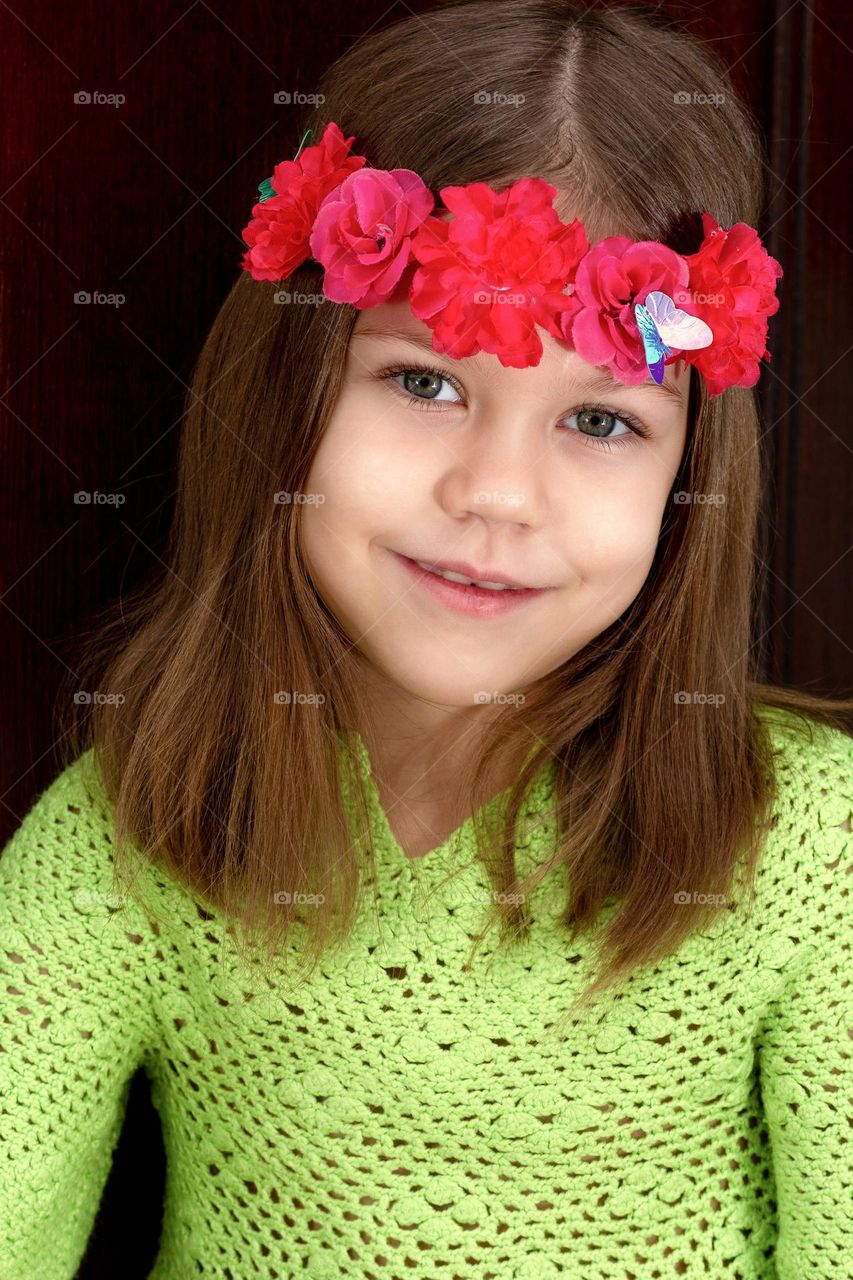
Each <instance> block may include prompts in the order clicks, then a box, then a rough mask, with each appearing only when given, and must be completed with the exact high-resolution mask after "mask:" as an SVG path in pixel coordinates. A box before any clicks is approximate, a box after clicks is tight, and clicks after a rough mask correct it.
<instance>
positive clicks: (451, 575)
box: [415, 560, 518, 591]
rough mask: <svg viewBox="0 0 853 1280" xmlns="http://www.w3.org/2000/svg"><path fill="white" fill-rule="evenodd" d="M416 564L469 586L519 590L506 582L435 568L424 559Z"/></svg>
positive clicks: (441, 576) (496, 589)
mask: <svg viewBox="0 0 853 1280" xmlns="http://www.w3.org/2000/svg"><path fill="white" fill-rule="evenodd" d="M415 564H418V565H420V567H421V568H422V569H426V570H427V571H428V572H429V573H434V574H435V575H436V577H437V578H446V579H447V581H448V582H461V583H463V584H464V585H465V586H468V587H471V586H474V587H486V588H487V589H488V590H489V591H517V590H518V587H510V586H507V584H506V583H505V582H477V581H476V579H474V578H466V577H464V576H463V575H462V574H461V573H454V572H453V570H452V569H434V568H433V566H432V565H430V564H427V563H426V562H425V561H423V560H416V561H415Z"/></svg>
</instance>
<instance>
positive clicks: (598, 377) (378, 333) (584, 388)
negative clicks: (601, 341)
mask: <svg viewBox="0 0 853 1280" xmlns="http://www.w3.org/2000/svg"><path fill="white" fill-rule="evenodd" d="M351 337H353V338H361V337H364V338H381V339H383V340H384V341H388V342H407V343H409V344H410V345H411V346H413V347H420V348H421V349H422V350H423V351H428V352H429V354H430V355H431V356H432V357H433V358H434V359H436V360H448V359H449V358H450V357H448V356H442V355H441V354H440V353H439V352H438V351H436V349H435V347H434V346H433V345H432V340H431V339H430V338H428V337H426V335H424V334H421V333H402V332H401V331H400V330H399V329H379V328H364V329H357V330H355V332H354V333H353V334H352V335H351ZM468 358H472V359H473V358H475V357H466V359H468ZM570 390H571V391H572V393H574V394H577V393H583V392H590V393H591V394H593V395H614V394H615V393H616V392H617V391H645V392H646V393H647V394H648V393H649V392H657V393H658V395H659V396H663V397H665V398H666V399H667V400H670V401H674V402H676V403H677V404H683V403H684V399H683V396H682V393H681V391H680V390H679V389H678V388H677V387H676V386H674V384H673V383H671V382H654V381H653V380H652V381H649V382H640V383H637V384H636V385H635V386H633V387H629V386H628V385H627V384H626V383H624V382H618V381H616V379H614V378H612V377H611V376H610V374H609V373H595V374H590V376H589V377H588V378H586V379H584V381H583V383H582V384H581V383H576V384H575V385H574V386H573V387H571V388H570Z"/></svg>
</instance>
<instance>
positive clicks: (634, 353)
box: [564, 236, 689, 386]
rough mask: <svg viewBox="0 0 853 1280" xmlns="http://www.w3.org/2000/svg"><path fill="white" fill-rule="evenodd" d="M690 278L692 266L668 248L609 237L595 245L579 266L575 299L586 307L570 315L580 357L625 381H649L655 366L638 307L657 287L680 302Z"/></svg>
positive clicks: (570, 338) (570, 335)
mask: <svg viewBox="0 0 853 1280" xmlns="http://www.w3.org/2000/svg"><path fill="white" fill-rule="evenodd" d="M688 279H689V268H688V266H687V262H686V261H685V259H684V258H683V257H682V256H681V255H680V254H678V253H676V252H675V250H674V249H670V248H668V246H667V245H664V244H660V243H659V242H658V241H656V240H630V239H629V238H628V236H607V237H605V239H603V240H599V241H598V243H597V244H595V245H593V247H592V248H591V249H590V251H589V253H587V254H586V256H585V257H584V258H583V260H582V262H581V264H580V266H579V267H578V272H577V275H576V277H575V288H574V293H573V294H572V297H574V298H576V299H577V301H578V302H579V304H580V307H579V309H578V311H577V313H576V314H575V315H573V316H572V315H569V316H568V317H567V319H566V322H565V325H564V337H565V339H566V341H567V342H570V343H571V345H572V346H573V347H574V349H575V350H576V351H577V353H578V355H579V356H582V357H583V359H584V360H587V361H588V362H589V363H590V364H594V365H605V366H606V367H607V368H608V369H609V370H610V372H611V374H612V375H613V377H614V378H616V379H617V380H618V381H619V382H624V383H625V384H626V385H627V386H636V385H637V384H638V383H640V382H645V381H646V380H647V378H648V376H649V368H648V365H647V364H646V355H645V350H644V347H643V340H642V338H641V337H640V331H639V329H638V328H637V322H636V319H635V317H634V304H635V303H637V302H642V301H643V300H644V299H645V296H646V294H647V293H650V292H651V291H652V290H653V289H660V290H661V291H662V292H663V293H667V294H669V296H670V297H671V298H673V299H674V298H675V293H676V290H677V289H679V288H683V287H684V286H685V285H686V284H687V282H688ZM671 358H672V359H673V360H674V359H676V357H675V356H673V357H671Z"/></svg>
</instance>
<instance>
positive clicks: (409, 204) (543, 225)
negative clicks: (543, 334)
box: [241, 121, 782, 397]
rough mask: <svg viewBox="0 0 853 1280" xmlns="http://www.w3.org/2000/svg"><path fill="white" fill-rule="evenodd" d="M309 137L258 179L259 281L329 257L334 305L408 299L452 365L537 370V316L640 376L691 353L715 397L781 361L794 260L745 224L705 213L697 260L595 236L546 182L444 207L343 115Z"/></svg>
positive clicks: (252, 253) (459, 196)
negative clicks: (774, 348) (358, 147)
mask: <svg viewBox="0 0 853 1280" xmlns="http://www.w3.org/2000/svg"><path fill="white" fill-rule="evenodd" d="M310 134H311V130H310V129H309V130H308V131H307V132H306V134H305V136H304V137H303V139H302V142H301V143H300V146H299V149H298V151H297V153H296V156H295V158H294V159H293V160H284V161H282V162H281V163H280V164H278V165H276V167H275V171H274V173H273V176H272V178H268V179H266V180H265V181H264V182H262V183H261V185H260V187H259V188H258V190H259V191H260V200H259V202H258V203H257V204H255V206H254V207H253V209H252V218H251V221H250V222H249V224H248V226H247V227H246V228H245V230H244V231H243V239H244V240H245V242H246V244H248V245H249V249H248V250H247V252H246V253H245V254H244V257H243V260H242V263H241V265H242V267H243V268H244V269H245V270H246V271H248V272H249V273H250V274H251V275H252V277H253V279H255V280H285V279H287V277H288V276H289V275H290V274H291V273H292V272H293V271H295V269H296V268H297V267H299V266H300V265H302V263H304V262H306V261H309V262H313V263H315V264H316V265H317V266H321V267H323V268H325V274H324V279H323V293H324V295H325V297H326V298H328V299H329V300H330V301H332V302H349V303H351V304H352V305H353V306H354V307H356V308H357V309H358V310H364V309H365V308H367V307H375V306H378V305H379V304H380V303H383V302H388V301H396V300H399V299H403V298H408V301H409V305H410V307H411V310H412V313H413V314H414V315H415V316H416V317H417V318H418V319H419V320H423V321H424V322H425V323H426V324H427V325H428V326H429V328H430V329H431V330H432V335H433V336H432V344H433V347H434V349H435V351H436V352H438V353H439V354H442V355H449V356H450V357H452V358H453V359H456V360H459V359H462V358H464V357H465V356H471V355H475V354H476V353H477V352H478V351H481V350H482V351H486V352H491V353H492V354H493V355H496V356H497V357H498V359H499V360H500V362H501V364H502V365H504V366H505V367H512V368H518V369H522V368H526V367H528V366H531V365H538V364H539V361H540V359H541V357H542V342H541V339H540V337H539V334H538V333H537V331H536V326H539V327H541V328H542V329H545V330H547V332H548V333H550V334H552V335H553V336H554V337H555V338H557V339H558V340H559V341H561V342H564V343H565V344H566V345H567V346H569V347H571V348H572V349H574V350H575V351H577V352H578V354H579V355H580V356H581V357H582V358H583V359H584V360H587V361H588V362H589V363H590V364H594V365H603V366H605V367H606V368H607V369H609V370H610V373H611V376H612V377H613V378H615V379H616V380H617V381H619V382H622V383H625V384H627V385H628V386H635V385H636V384H638V383H640V382H645V381H646V380H647V378H648V377H649V375H651V377H652V378H653V379H654V381H655V382H657V383H660V382H662V381H663V374H664V365H665V364H667V363H671V362H672V361H674V360H678V359H683V360H684V362H685V363H686V364H688V365H691V364H692V365H695V366H696V368H697V370H698V371H699V373H700V374H701V375H702V376H703V378H704V380H705V383H706V385H707V388H708V393H709V395H710V396H712V397H713V396H716V395H719V394H720V393H721V392H722V391H725V389H726V388H727V387H732V386H740V387H751V386H754V385H755V383H756V382H757V381H758V374H759V364H758V362H759V360H761V359H766V360H768V361H769V360H770V352H769V351H768V350H767V348H766V346H765V342H766V338H767V321H768V318H769V317H770V316H772V315H774V314H775V312H776V311H778V309H779V299H778V298H777V297H776V281H777V280H778V279H779V278H780V277H781V275H782V268H781V266H780V265H779V263H778V262H777V261H776V260H775V258H771V257H770V255H769V254H768V253H767V251H766V250H765V249H764V247H763V245H762V244H761V241H760V239H759V237H758V234H757V232H756V231H755V230H754V228H752V227H750V226H747V224H746V223H744V222H736V223H735V224H734V225H733V226H732V227H730V228H729V229H728V231H725V230H723V228H722V227H720V226H718V225H717V223H716V221H715V220H714V218H713V217H712V216H711V215H710V214H709V213H703V214H702V230H703V235H704V239H703V240H702V243H701V245H700V246H699V248H698V250H697V252H696V253H693V254H687V255H683V254H680V253H676V252H675V250H674V249H670V248H669V247H668V246H667V245H665V244H661V243H660V242H658V241H656V240H636V241H635V240H631V239H629V237H627V236H607V237H606V238H604V239H602V240H599V241H597V242H596V243H595V244H593V245H592V246H590V244H589V242H588V240H587V237H586V233H585V231H584V228H583V224H582V223H581V221H580V219H578V218H575V219H574V221H572V222H570V223H564V222H562V221H561V220H560V218H559V216H558V214H557V212H556V210H555V209H554V208H553V204H552V202H553V199H554V197H555V196H556V194H557V191H556V188H555V187H553V186H551V185H550V183H548V182H545V181H544V180H543V179H541V178H521V179H519V180H518V181H516V182H514V183H512V184H511V186H509V187H507V188H506V189H504V190H502V191H495V190H493V189H492V188H491V187H490V186H488V185H487V184H486V183H483V182H472V183H469V184H468V185H467V186H464V187H442V188H441V190H440V191H439V193H438V194H439V196H440V198H441V201H443V208H442V207H441V206H438V208H437V209H436V200H435V197H434V195H433V193H432V191H430V189H429V188H428V187H427V186H425V185H424V183H423V182H422V181H421V179H420V178H419V177H418V175H417V174H416V173H414V172H413V171H412V170H411V169H374V168H371V167H367V168H365V167H364V166H365V165H366V164H367V160H366V157H365V156H359V155H350V154H349V149H350V146H351V145H352V143H353V141H354V139H355V135H353V136H352V137H350V138H344V136H343V134H342V132H341V130H340V128H339V127H338V125H337V124H335V123H334V121H332V122H330V123H329V124H327V125H326V127H325V129H324V131H323V136H322V138H321V140H320V142H319V143H318V144H317V145H316V146H309V147H305V142H306V140H307V139H308V138H309V137H310ZM303 147H304V148H305V149H304V150H303ZM434 211H435V212H434ZM448 212H449V213H450V214H452V215H453V216H452V218H447V217H446V216H441V215H446V214H447V213H448ZM311 255H313V256H311Z"/></svg>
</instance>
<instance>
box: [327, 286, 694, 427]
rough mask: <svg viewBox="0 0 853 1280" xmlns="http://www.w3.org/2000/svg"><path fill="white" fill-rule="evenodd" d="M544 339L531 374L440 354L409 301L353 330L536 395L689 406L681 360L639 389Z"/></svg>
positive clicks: (483, 357)
mask: <svg viewBox="0 0 853 1280" xmlns="http://www.w3.org/2000/svg"><path fill="white" fill-rule="evenodd" d="M538 332H539V335H540V337H541V340H542V347H543V352H542V359H541V360H540V362H539V364H538V365H536V366H531V367H529V368H526V369H515V368H511V367H506V366H504V365H501V363H500V361H499V360H498V358H497V356H495V355H492V354H491V353H489V352H485V351H480V352H478V353H477V354H476V355H474V356H466V357H465V358H464V359H462V360H454V359H453V358H452V357H451V356H446V355H439V353H438V352H437V351H436V350H435V348H434V347H433V345H432V331H431V329H430V328H429V326H428V325H427V324H425V323H424V321H422V320H419V319H418V318H417V316H414V315H412V312H411V309H410V308H409V305H408V302H407V301H405V300H402V301H399V302H391V303H382V304H380V305H379V306H376V307H371V308H368V309H366V310H364V311H362V312H360V313H359V315H358V318H357V320H356V323H355V327H354V329H353V334H352V336H353V337H356V336H358V337H360V338H364V339H365V340H367V339H368V338H371V339H374V340H375V341H376V342H377V344H380V343H381V344H382V345H383V346H384V345H388V346H391V345H393V344H395V343H396V344H399V345H402V344H403V343H406V344H411V345H412V346H413V347H417V348H419V349H420V351H421V352H422V353H423V354H424V355H427V356H429V357H431V358H432V359H433V360H435V361H436V362H437V363H441V364H444V365H449V366H451V367H453V366H457V367H458V368H459V369H460V371H461V370H471V371H473V372H475V373H481V374H482V375H483V376H484V377H488V378H489V379H493V378H495V377H499V378H501V379H502V380H503V379H504V378H506V375H508V374H510V375H513V377H514V379H515V380H516V381H517V380H518V379H519V378H521V377H523V378H525V380H526V381H527V382H528V384H529V388H530V389H531V390H533V389H534V384H535V385H536V386H539V385H540V384H541V385H542V386H543V387H544V389H546V390H549V391H550V390H552V389H553V390H560V389H562V388H566V389H568V388H569V387H572V386H575V387H583V388H584V389H585V390H586V391H588V392H590V393H592V394H596V395H605V394H610V395H615V394H617V393H620V392H633V393H636V394H637V395H638V398H639V397H642V398H644V399H648V400H649V402H650V403H653V402H658V403H659V404H660V405H661V406H663V405H665V404H667V403H668V404H670V405H685V404H686V402H687V396H688V392H689V387H690V368H689V367H688V366H685V365H684V364H683V363H682V362H681V361H676V362H674V363H673V364H669V365H667V366H666V367H665V368H664V378H663V382H662V383H661V384H660V385H658V384H657V383H656V382H654V381H653V379H652V378H651V375H650V376H649V378H648V379H647V381H645V382H642V383H639V384H638V385H635V386H633V387H629V386H626V384H625V383H622V382H619V381H617V380H616V379H614V378H613V377H612V375H611V374H610V372H609V370H607V369H606V368H603V367H600V366H596V365H591V364H588V363H587V361H586V360H584V359H582V358H581V356H579V355H578V354H577V352H576V351H573V350H572V349H571V348H569V347H567V346H566V345H565V343H562V342H560V341H558V340H557V339H556V338H554V337H553V336H552V335H551V334H549V333H547V332H546V331H545V330H542V329H539V330H538Z"/></svg>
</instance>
